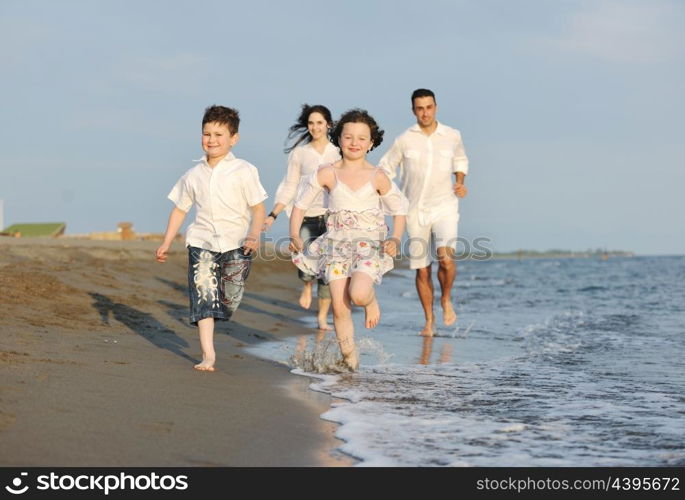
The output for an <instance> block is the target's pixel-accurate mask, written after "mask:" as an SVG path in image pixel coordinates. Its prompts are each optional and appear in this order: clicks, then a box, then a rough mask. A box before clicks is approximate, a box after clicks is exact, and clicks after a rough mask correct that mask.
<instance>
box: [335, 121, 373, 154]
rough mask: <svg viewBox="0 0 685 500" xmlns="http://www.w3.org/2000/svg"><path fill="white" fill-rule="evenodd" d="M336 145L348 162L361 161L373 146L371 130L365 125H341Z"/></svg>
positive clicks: (355, 123) (359, 123)
mask: <svg viewBox="0 0 685 500" xmlns="http://www.w3.org/2000/svg"><path fill="white" fill-rule="evenodd" d="M338 143H339V144H340V149H341V151H342V155H343V157H344V158H346V159H348V160H359V159H362V158H364V157H365V156H366V153H368V152H369V149H371V147H372V146H373V142H372V141H371V129H370V128H369V126H368V125H367V124H366V123H361V122H348V123H346V124H345V125H343V129H342V133H341V134H340V137H339V138H338Z"/></svg>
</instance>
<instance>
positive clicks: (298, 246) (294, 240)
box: [288, 236, 304, 252]
mask: <svg viewBox="0 0 685 500" xmlns="http://www.w3.org/2000/svg"><path fill="white" fill-rule="evenodd" d="M303 248H304V245H303V243H302V238H300V237H299V236H291V237H290V245H288V249H289V250H290V251H291V252H301V251H302V249H303Z"/></svg>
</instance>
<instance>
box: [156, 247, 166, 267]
mask: <svg viewBox="0 0 685 500" xmlns="http://www.w3.org/2000/svg"><path fill="white" fill-rule="evenodd" d="M168 251H169V244H168V243H162V244H161V245H160V246H159V248H158V249H157V252H156V253H155V257H156V259H157V262H162V263H164V262H166V257H167V252H168Z"/></svg>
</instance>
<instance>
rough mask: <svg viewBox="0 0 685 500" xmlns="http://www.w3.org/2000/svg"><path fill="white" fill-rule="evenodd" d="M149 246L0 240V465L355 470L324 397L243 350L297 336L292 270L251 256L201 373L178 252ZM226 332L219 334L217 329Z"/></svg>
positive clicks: (176, 247)
mask: <svg viewBox="0 0 685 500" xmlns="http://www.w3.org/2000/svg"><path fill="white" fill-rule="evenodd" d="M158 244H159V243H158V242H154V241H142V242H140V241H133V242H131V241H91V240H71V239H61V238H59V239H33V238H32V239H30V240H29V239H10V238H8V239H4V238H3V239H0V249H1V250H2V253H1V254H0V255H1V256H0V286H2V290H3V294H2V296H1V297H0V306H1V307H2V309H3V315H2V317H0V327H1V331H2V336H1V338H0V344H1V345H0V367H2V371H3V378H2V382H0V401H1V402H2V405H1V407H0V449H2V450H3V452H1V453H0V463H2V464H3V465H5V466H41V465H42V466H50V465H52V466H350V465H353V464H354V463H356V461H355V459H353V458H352V457H348V456H347V455H343V454H342V453H341V452H337V451H334V450H335V449H336V448H338V447H339V446H340V444H341V442H340V441H339V440H338V439H337V438H335V431H336V429H337V427H338V426H337V425H336V424H334V423H332V422H328V421H325V420H323V419H321V418H320V415H321V414H322V413H324V412H325V411H327V410H328V409H329V408H330V404H331V398H330V397H329V396H327V395H324V394H321V393H317V392H315V391H312V390H310V389H309V384H310V383H311V381H310V379H309V378H308V377H302V376H299V375H295V376H293V374H291V373H290V372H289V368H288V367H287V366H284V365H279V364H278V363H275V362H271V361H267V360H263V359H260V358H258V357H255V356H253V355H251V354H248V353H246V352H245V351H244V349H243V347H245V346H247V345H250V344H254V343H258V342H261V341H263V340H277V339H278V338H282V337H284V336H289V335H294V334H301V333H306V332H307V330H304V331H303V327H302V325H301V324H299V323H298V322H297V321H296V318H297V317H299V316H301V315H302V313H303V311H302V310H301V309H300V308H299V307H298V306H296V298H297V294H298V288H297V285H298V283H299V282H298V280H297V277H296V274H295V273H294V271H293V269H292V267H291V266H290V263H289V262H279V261H275V262H265V261H260V260H259V259H257V260H255V263H254V266H253V269H252V271H251V274H250V277H249V279H248V281H247V286H246V291H245V297H244V299H243V303H242V304H241V305H240V307H239V309H238V311H237V312H236V314H235V316H234V318H233V320H232V321H230V322H218V323H217V328H216V335H215V344H216V350H217V370H216V371H215V372H213V373H203V372H197V371H196V370H193V369H192V364H193V363H194V362H197V361H198V360H199V357H200V349H199V339H198V338H197V333H196V329H195V328H194V327H191V326H189V325H188V323H187V319H186V316H187V296H186V294H185V287H186V285H185V280H186V271H185V268H186V252H185V248H184V247H183V245H182V243H174V245H173V246H172V251H171V252H170V256H169V261H168V262H167V263H166V264H158V263H156V262H154V250H155V249H156V248H157V246H158ZM226 333H228V335H226Z"/></svg>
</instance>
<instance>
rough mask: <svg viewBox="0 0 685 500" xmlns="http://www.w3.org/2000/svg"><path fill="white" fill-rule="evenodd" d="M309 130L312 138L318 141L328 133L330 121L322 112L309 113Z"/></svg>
mask: <svg viewBox="0 0 685 500" xmlns="http://www.w3.org/2000/svg"><path fill="white" fill-rule="evenodd" d="M307 130H309V134H310V135H311V136H312V140H314V141H316V140H318V139H320V138H321V137H324V136H325V135H326V132H327V131H328V122H327V121H326V119H325V118H324V117H323V115H322V114H321V113H319V112H317V111H314V112H312V113H310V114H309V118H308V119H307Z"/></svg>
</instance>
